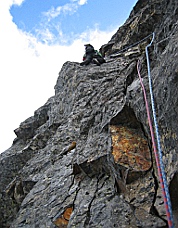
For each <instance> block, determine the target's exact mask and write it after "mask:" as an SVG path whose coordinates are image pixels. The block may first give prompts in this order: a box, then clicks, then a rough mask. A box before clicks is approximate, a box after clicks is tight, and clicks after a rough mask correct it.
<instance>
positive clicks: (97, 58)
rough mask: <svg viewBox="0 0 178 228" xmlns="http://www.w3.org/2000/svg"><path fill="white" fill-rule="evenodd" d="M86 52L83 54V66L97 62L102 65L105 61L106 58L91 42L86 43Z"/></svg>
mask: <svg viewBox="0 0 178 228" xmlns="http://www.w3.org/2000/svg"><path fill="white" fill-rule="evenodd" d="M84 46H85V54H84V56H83V62H82V63H80V65H81V66H83V65H88V64H90V63H95V64H97V65H100V64H102V63H104V62H105V60H104V58H103V57H102V56H101V54H100V53H98V51H96V50H95V49H94V47H93V46H92V45H91V44H85V45H84Z"/></svg>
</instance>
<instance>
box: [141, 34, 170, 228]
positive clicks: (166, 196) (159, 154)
mask: <svg viewBox="0 0 178 228" xmlns="http://www.w3.org/2000/svg"><path fill="white" fill-rule="evenodd" d="M152 35H153V36H152V40H151V42H150V44H148V45H147V46H146V48H145V51H146V59H147V68H148V78H149V89H150V96H151V105H152V113H153V120H154V125H155V132H156V140H157V147H158V152H157V150H156V144H155V140H154V133H153V127H152V123H151V117H150V112H149V107H148V102H147V98H146V91H145V88H144V85H143V82H142V78H141V76H140V69H139V62H138V64H137V71H138V75H139V79H140V83H141V86H142V90H143V93H144V99H145V104H146V110H147V116H148V122H149V127H150V132H151V138H152V143H153V149H154V154H155V159H156V165H157V169H158V175H159V179H160V183H161V189H162V194H163V199H164V205H165V209H166V215H167V220H168V225H169V228H174V221H173V214H172V207H171V200H170V195H169V190H168V185H167V180H166V174H165V170H164V164H163V156H162V150H161V145H160V135H159V131H158V124H157V119H156V114H155V107H154V99H153V90H152V80H151V73H150V62H149V54H148V48H149V47H150V46H151V45H152V43H153V40H154V36H155V34H154V33H153V34H152Z"/></svg>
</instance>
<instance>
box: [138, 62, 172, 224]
mask: <svg viewBox="0 0 178 228" xmlns="http://www.w3.org/2000/svg"><path fill="white" fill-rule="evenodd" d="M139 63H140V61H139V60H138V62H137V72H138V76H139V79H140V84H141V87H142V90H143V95H144V99H145V105H146V111H147V117H148V123H149V127H150V132H151V139H152V144H153V150H154V154H155V159H156V165H157V169H158V175H159V179H160V184H161V189H162V194H163V199H164V205H165V209H166V215H167V220H168V224H169V227H173V223H172V220H171V214H170V212H169V207H168V201H167V196H166V191H165V187H164V181H163V176H162V172H161V167H160V162H159V156H158V153H157V149H156V143H155V138H154V131H153V127H152V121H151V116H150V111H149V105H148V101H147V96H146V90H145V87H144V84H143V81H142V78H141V75H140V68H139Z"/></svg>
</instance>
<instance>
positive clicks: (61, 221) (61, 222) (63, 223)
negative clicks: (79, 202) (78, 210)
mask: <svg viewBox="0 0 178 228" xmlns="http://www.w3.org/2000/svg"><path fill="white" fill-rule="evenodd" d="M72 211H73V208H72V207H68V208H67V209H66V210H65V211H64V214H63V215H62V216H61V217H60V218H57V219H56V220H55V221H54V224H55V225H56V226H58V227H60V228H66V227H67V225H68V223H69V219H70V216H71V214H72Z"/></svg>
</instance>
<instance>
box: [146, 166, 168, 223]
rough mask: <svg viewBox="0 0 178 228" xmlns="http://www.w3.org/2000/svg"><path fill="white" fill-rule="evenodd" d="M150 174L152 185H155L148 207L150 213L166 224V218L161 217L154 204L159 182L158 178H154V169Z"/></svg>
mask: <svg viewBox="0 0 178 228" xmlns="http://www.w3.org/2000/svg"><path fill="white" fill-rule="evenodd" d="M152 176H153V178H154V187H155V194H154V198H153V202H152V206H151V208H150V214H152V215H154V216H156V217H158V218H160V219H162V220H163V221H164V222H165V223H166V224H167V225H168V223H167V220H166V219H164V218H162V217H161V216H160V215H159V212H158V210H157V209H156V207H155V206H154V204H155V202H156V197H157V191H158V187H159V184H158V180H157V178H156V175H155V172H154V170H153V171H152Z"/></svg>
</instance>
